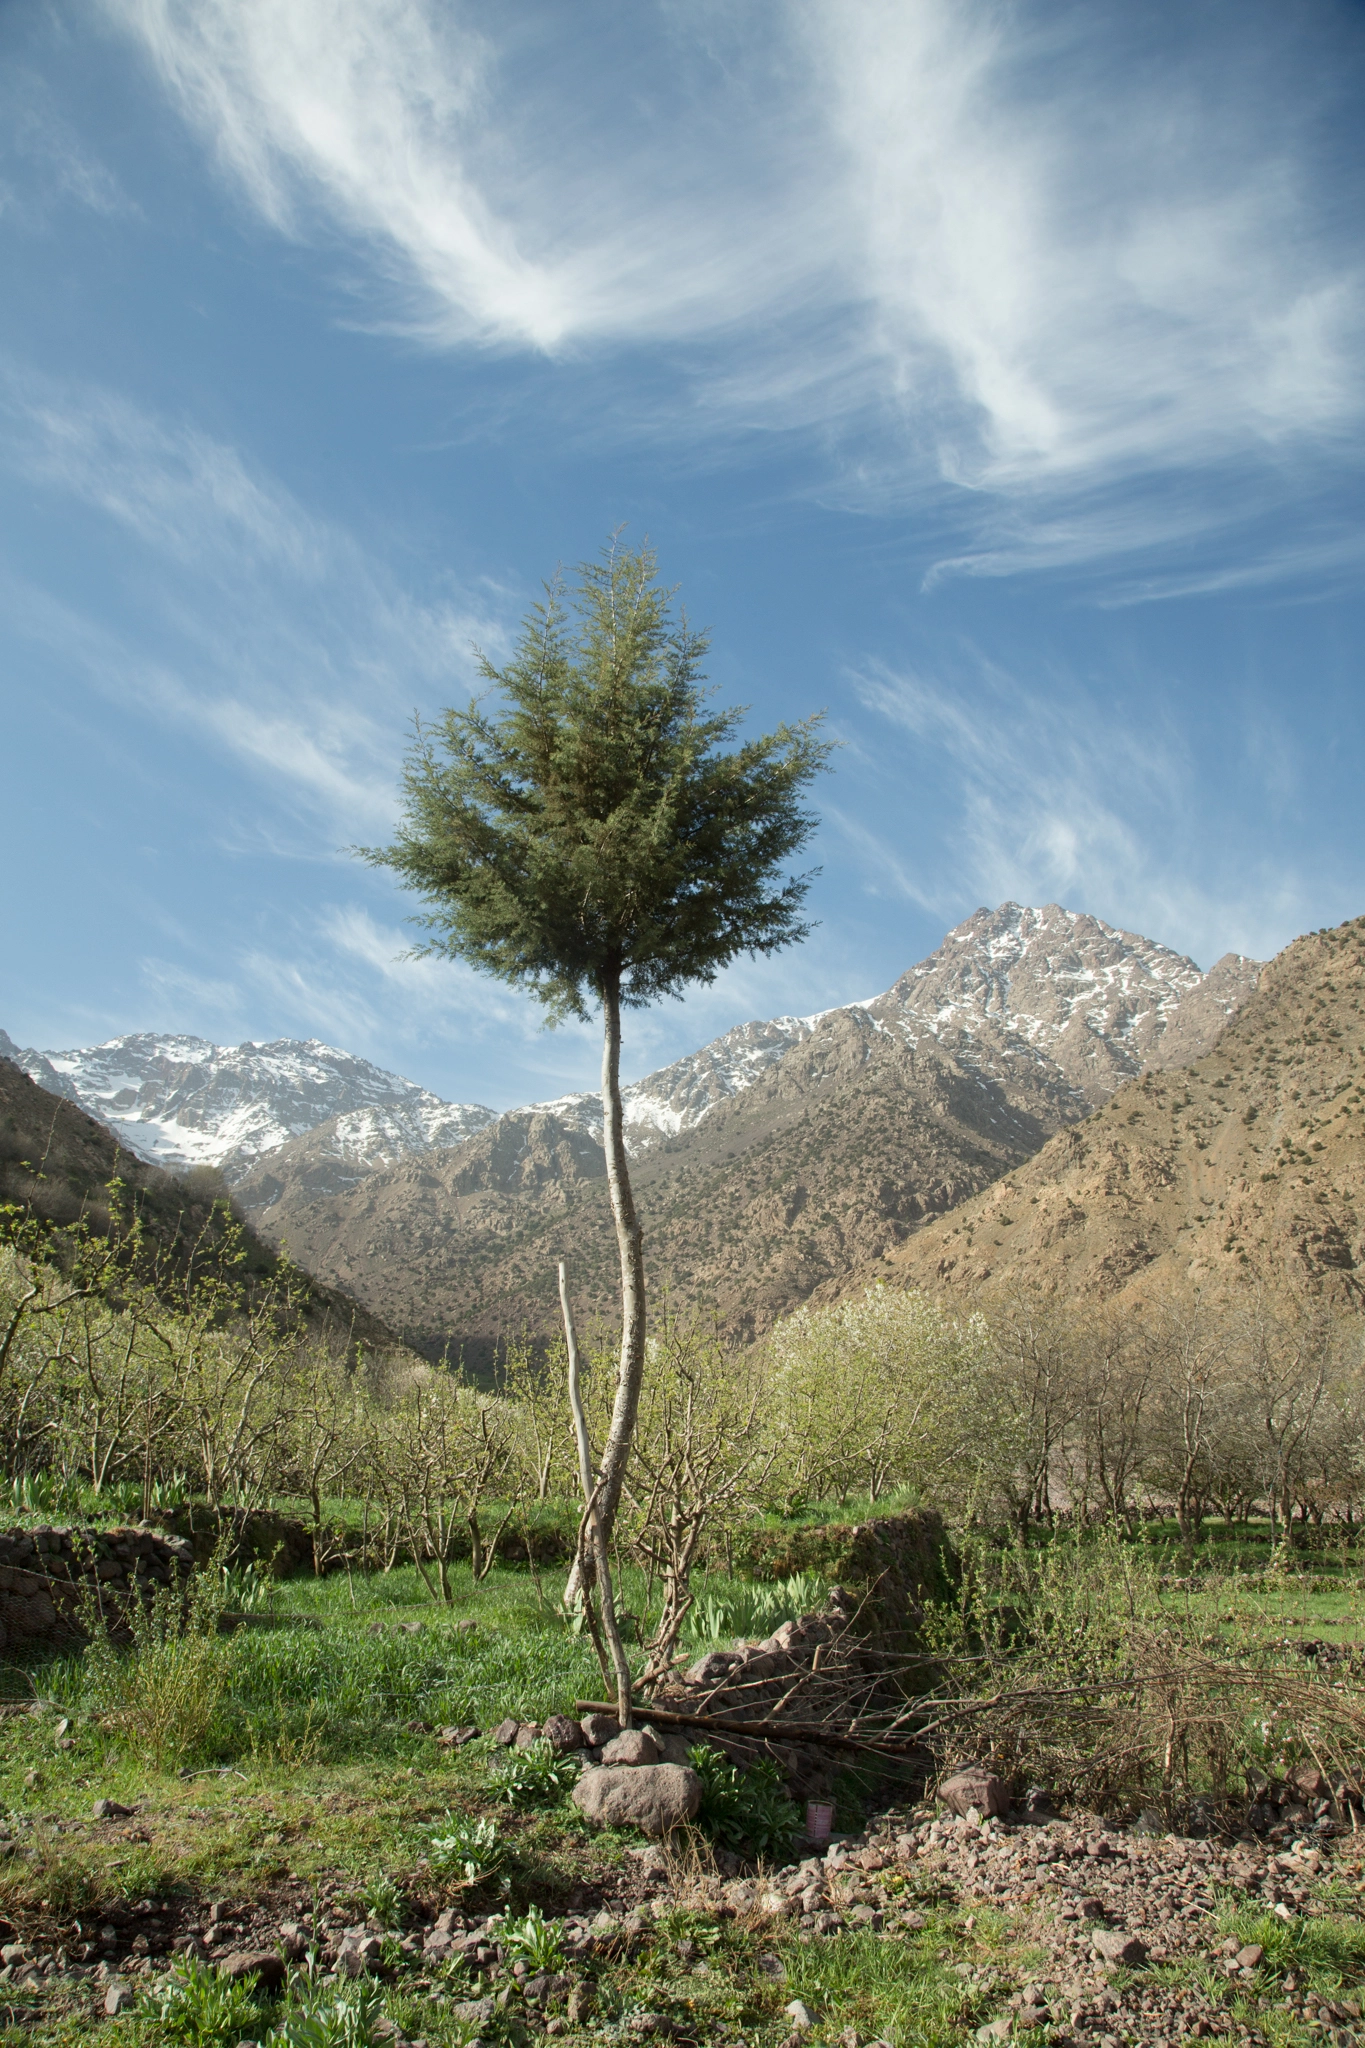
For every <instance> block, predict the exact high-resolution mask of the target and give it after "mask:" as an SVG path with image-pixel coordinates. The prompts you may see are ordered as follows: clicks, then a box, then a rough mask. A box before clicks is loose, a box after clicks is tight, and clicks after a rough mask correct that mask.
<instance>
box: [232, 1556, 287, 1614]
mask: <svg viewBox="0 0 1365 2048" xmlns="http://www.w3.org/2000/svg"><path fill="white" fill-rule="evenodd" d="M274 1590H275V1581H274V1580H273V1579H272V1578H271V1576H270V1574H269V1572H263V1571H262V1570H261V1568H260V1566H259V1565H258V1564H257V1563H256V1561H255V1559H254V1558H253V1559H251V1560H250V1561H249V1562H248V1563H247V1564H231V1565H227V1564H225V1565H224V1566H223V1605H224V1607H225V1608H228V1609H230V1610H231V1611H232V1612H233V1613H234V1614H257V1613H259V1612H260V1611H261V1609H262V1608H265V1607H268V1606H269V1605H270V1599H271V1595H272V1593H273V1592H274Z"/></svg>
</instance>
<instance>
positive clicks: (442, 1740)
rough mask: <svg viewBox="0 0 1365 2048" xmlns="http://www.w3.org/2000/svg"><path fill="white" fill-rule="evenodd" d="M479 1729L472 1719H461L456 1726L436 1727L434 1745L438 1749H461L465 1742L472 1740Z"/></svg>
mask: <svg viewBox="0 0 1365 2048" xmlns="http://www.w3.org/2000/svg"><path fill="white" fill-rule="evenodd" d="M478 1733H479V1730H478V1729H477V1728H476V1727H475V1725H474V1723H473V1722H472V1721H462V1722H461V1723H460V1725H459V1727H458V1728H438V1729H437V1730H436V1747H437V1748H438V1749H463V1748H464V1746H465V1744H466V1743H467V1742H473V1741H475V1740H476V1738H477V1736H478Z"/></svg>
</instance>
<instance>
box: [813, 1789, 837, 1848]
mask: <svg viewBox="0 0 1365 2048" xmlns="http://www.w3.org/2000/svg"><path fill="white" fill-rule="evenodd" d="M833 1826H834V1808H833V1806H832V1805H831V1804H830V1802H829V1801H828V1800H827V1799H809V1800H807V1802H806V1840H807V1841H808V1842H827V1841H828V1840H829V1837H830V1830H831V1829H832V1828H833Z"/></svg>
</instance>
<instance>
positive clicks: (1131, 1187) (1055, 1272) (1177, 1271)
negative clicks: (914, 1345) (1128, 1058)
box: [824, 918, 1365, 1309]
mask: <svg viewBox="0 0 1365 2048" xmlns="http://www.w3.org/2000/svg"><path fill="white" fill-rule="evenodd" d="M874 1278H876V1279H880V1280H884V1281H887V1282H890V1283H893V1284H898V1285H904V1286H918V1287H923V1288H926V1289H928V1290H929V1291H930V1292H932V1293H935V1294H938V1295H941V1296H944V1297H947V1298H958V1297H961V1296H964V1295H979V1294H982V1293H988V1292H1008V1291H1010V1290H1012V1289H1017V1288H1023V1289H1028V1290H1030V1291H1036V1292H1041V1293H1052V1294H1061V1293H1066V1294H1075V1293H1077V1292H1084V1293H1086V1294H1088V1295H1090V1296H1091V1297H1092V1298H1106V1297H1114V1298H1128V1297H1132V1298H1138V1297H1143V1296H1145V1295H1147V1294H1149V1293H1153V1292H1157V1291H1171V1290H1190V1289H1197V1290H1199V1291H1201V1292H1204V1293H1210V1292H1212V1293H1224V1292H1228V1291H1230V1290H1232V1289H1235V1288H1238V1287H1242V1286H1245V1284H1246V1283H1247V1281H1248V1280H1249V1279H1254V1280H1255V1281H1256V1282H1257V1283H1258V1284H1261V1285H1263V1286H1265V1287H1267V1288H1268V1289H1270V1290H1271V1291H1273V1292H1277V1293H1280V1294H1287V1295H1291V1296H1300V1295H1304V1294H1321V1295H1325V1296H1326V1297H1327V1298H1329V1299H1330V1300H1333V1301H1335V1302H1337V1303H1338V1304H1342V1305H1350V1306H1352V1307H1354V1308H1356V1309H1359V1307H1360V1306H1361V1305H1362V1302H1365V918H1358V919H1355V920H1352V921H1351V922H1349V923H1347V924H1345V925H1341V926H1338V927H1336V928H1335V929H1333V930H1330V931H1324V932H1316V933H1310V934H1307V935H1306V936H1304V937H1302V938H1299V939H1296V940H1294V941H1293V943H1292V944H1291V945H1290V946H1288V947H1286V948H1285V950H1284V951H1283V952H1282V953H1280V954H1277V955H1276V957H1275V959H1274V960H1272V961H1271V962H1270V963H1269V964H1268V965H1267V967H1266V968H1265V970H1264V972H1263V974H1262V976H1261V978H1260V982H1259V986H1258V988H1257V989H1256V991H1255V992H1254V993H1253V994H1252V995H1251V996H1250V997H1249V998H1248V999H1247V1001H1246V1003H1245V1004H1244V1005H1243V1006H1242V1007H1241V1008H1240V1009H1239V1011H1238V1014H1237V1015H1236V1017H1235V1018H1233V1019H1232V1021H1231V1022H1230V1023H1229V1024H1228V1026H1227V1028H1226V1029H1225V1030H1224V1031H1223V1033H1222V1034H1221V1035H1220V1036H1219V1038H1218V1039H1217V1041H1216V1043H1215V1044H1214V1045H1213V1046H1212V1047H1211V1048H1209V1049H1207V1050H1206V1051H1204V1052H1203V1053H1201V1054H1200V1055H1199V1056H1198V1057H1197V1058H1195V1059H1194V1060H1191V1061H1187V1062H1185V1063H1183V1064H1182V1065H1181V1066H1179V1067H1173V1068H1169V1069H1164V1070H1162V1069H1156V1068H1153V1069H1150V1070H1148V1071H1147V1072H1146V1073H1144V1074H1143V1075H1142V1076H1141V1077H1140V1078H1138V1079H1136V1080H1133V1081H1130V1082H1127V1083H1125V1085H1124V1086H1123V1087H1122V1088H1120V1089H1119V1090H1117V1091H1116V1092H1115V1094H1114V1095H1113V1096H1112V1097H1111V1098H1110V1100H1109V1101H1108V1102H1107V1103H1106V1104H1104V1105H1103V1106H1102V1107H1101V1108H1100V1109H1099V1110H1097V1111H1096V1112H1095V1114H1094V1115H1093V1116H1092V1117H1090V1118H1089V1119H1087V1120H1086V1122H1084V1123H1083V1124H1079V1125H1077V1126H1075V1127H1073V1128H1072V1129H1069V1130H1067V1131H1065V1132H1062V1133H1060V1134H1058V1135H1056V1136H1054V1137H1053V1138H1052V1139H1050V1140H1049V1142H1048V1144H1047V1145H1046V1146H1044V1147H1043V1149H1042V1150H1041V1151H1040V1152H1039V1153H1038V1154H1037V1155H1036V1156H1035V1157H1034V1158H1032V1159H1030V1160H1029V1161H1027V1162H1026V1163H1025V1164H1024V1165H1023V1166H1021V1167H1020V1168H1019V1169H1018V1170H1017V1171H1015V1172H1013V1173H1011V1174H1008V1175H1006V1176H1004V1177H1002V1179H1001V1180H1000V1181H999V1182H998V1183H997V1184H996V1185H995V1186H993V1187H992V1188H990V1189H988V1190H986V1191H984V1192H982V1193H980V1194H978V1195H976V1196H974V1197H973V1198H972V1199H971V1200H969V1201H968V1202H967V1203H966V1205H965V1206H964V1207H963V1208H962V1209H961V1210H959V1211H958V1212H957V1213H955V1214H954V1215H952V1216H946V1217H943V1218H941V1219H937V1220H935V1221H933V1222H932V1223H930V1224H929V1225H927V1226H926V1228H925V1229H924V1230H923V1231H922V1232H921V1233H920V1234H919V1235H918V1236H917V1237H915V1238H914V1239H912V1240H910V1241H909V1242H908V1243H907V1244H906V1245H905V1246H904V1247H902V1248H900V1249H898V1250H897V1252H896V1253H895V1254H894V1255H893V1256H892V1257H891V1258H890V1259H888V1260H884V1261H882V1262H881V1263H880V1265H879V1266H878V1267H877V1268H876V1269H875V1270H874V1269H873V1268H872V1267H871V1266H870V1265H867V1264H864V1266H863V1267H862V1268H861V1269H860V1270H859V1271H857V1272H856V1273H855V1274H854V1275H852V1276H851V1277H850V1278H846V1279H845V1280H844V1281H843V1282H842V1283H838V1284H837V1285H835V1286H833V1287H830V1288H827V1289H826V1290H824V1293H825V1296H826V1297H828V1298H833V1297H834V1296H836V1295H837V1294H840V1293H843V1292H847V1291H849V1289H850V1288H853V1289H856V1288H857V1287H858V1286H861V1285H865V1284H867V1282H868V1281H870V1280H872V1279H874Z"/></svg>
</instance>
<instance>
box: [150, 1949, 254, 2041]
mask: <svg viewBox="0 0 1365 2048" xmlns="http://www.w3.org/2000/svg"><path fill="white" fill-rule="evenodd" d="M138 2005H139V2010H140V2011H141V2013H142V2015H143V2017H144V2018H145V2019H148V2020H151V2021H152V2022H153V2023H154V2025H155V2026H156V2027H157V2028H158V2029H159V2038H160V2039H161V2040H163V2041H176V2042H184V2043H186V2044H187V2048H220V2044H221V2048H235V2044H236V2043H237V2042H238V2041H240V2040H241V2039H242V2038H243V2036H244V2035H245V2036H251V2037H252V2038H254V2037H255V2036H256V2034H257V2033H258V2032H259V2029H260V2025H261V2020H262V2017H263V2008H262V2003H261V1998H260V1994H259V1993H258V1992H257V1991H256V1990H255V1988H254V1987H253V1986H252V1985H250V1984H240V1983H239V1984H234V1983H231V1982H230V1981H229V1980H228V1979H227V1978H226V1977H220V1976H219V1975H218V1973H217V1971H216V1970H214V1969H213V1968H212V1966H211V1965H210V1964H208V1963H201V1962H200V1961H199V1960H198V1958H197V1957H195V1956H187V1957H186V1958H185V1961H184V1962H183V1963H182V1964H181V1965H180V1967H179V1968H178V1969H177V1970H176V1972H175V1974H174V1975H173V1976H170V1977H167V1978H166V1979H165V1980H164V1981H163V1982H162V1983H160V1984H158V1985H157V1986H156V1987H155V1989H153V1990H150V1991H144V1992H143V1994H142V1996H141V1998H140V1999H139V2001H138Z"/></svg>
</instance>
